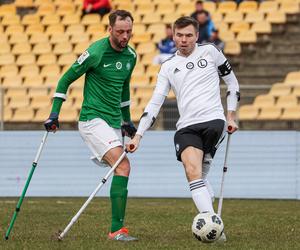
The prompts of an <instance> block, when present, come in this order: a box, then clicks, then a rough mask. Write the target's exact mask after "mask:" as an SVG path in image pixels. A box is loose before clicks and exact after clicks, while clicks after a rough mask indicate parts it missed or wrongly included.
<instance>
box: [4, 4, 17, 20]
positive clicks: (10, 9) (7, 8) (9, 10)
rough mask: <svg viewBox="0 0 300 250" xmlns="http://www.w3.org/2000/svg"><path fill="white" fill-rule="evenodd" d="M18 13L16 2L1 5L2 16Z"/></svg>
mask: <svg viewBox="0 0 300 250" xmlns="http://www.w3.org/2000/svg"><path fill="white" fill-rule="evenodd" d="M16 14H17V10H16V6H15V5H14V4H3V5H0V17H3V16H14V15H16Z"/></svg>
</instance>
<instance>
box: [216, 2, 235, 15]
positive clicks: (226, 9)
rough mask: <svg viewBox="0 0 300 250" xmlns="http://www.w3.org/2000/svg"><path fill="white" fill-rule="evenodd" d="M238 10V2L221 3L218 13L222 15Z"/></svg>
mask: <svg viewBox="0 0 300 250" xmlns="http://www.w3.org/2000/svg"><path fill="white" fill-rule="evenodd" d="M236 9H237V4H236V2H233V1H229V2H221V3H219V6H218V9H217V12H220V13H234V12H235V11H236Z"/></svg>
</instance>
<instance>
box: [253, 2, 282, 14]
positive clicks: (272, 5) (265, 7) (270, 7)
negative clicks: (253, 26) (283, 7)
mask: <svg viewBox="0 0 300 250" xmlns="http://www.w3.org/2000/svg"><path fill="white" fill-rule="evenodd" d="M278 8H279V4H278V2H276V1H264V2H261V3H260V4H259V7H258V11H259V12H261V13H271V12H276V11H277V10H278Z"/></svg>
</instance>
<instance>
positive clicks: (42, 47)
mask: <svg viewBox="0 0 300 250" xmlns="http://www.w3.org/2000/svg"><path fill="white" fill-rule="evenodd" d="M51 51H52V47H51V45H50V43H48V42H45V43H37V44H35V45H34V46H33V50H32V52H33V53H34V54H36V55H42V54H49V53H50V52H51Z"/></svg>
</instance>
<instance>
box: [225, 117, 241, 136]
mask: <svg viewBox="0 0 300 250" xmlns="http://www.w3.org/2000/svg"><path fill="white" fill-rule="evenodd" d="M238 129H239V127H238V125H237V124H236V122H235V120H227V132H228V133H229V134H232V133H234V132H235V131H237V130H238Z"/></svg>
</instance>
